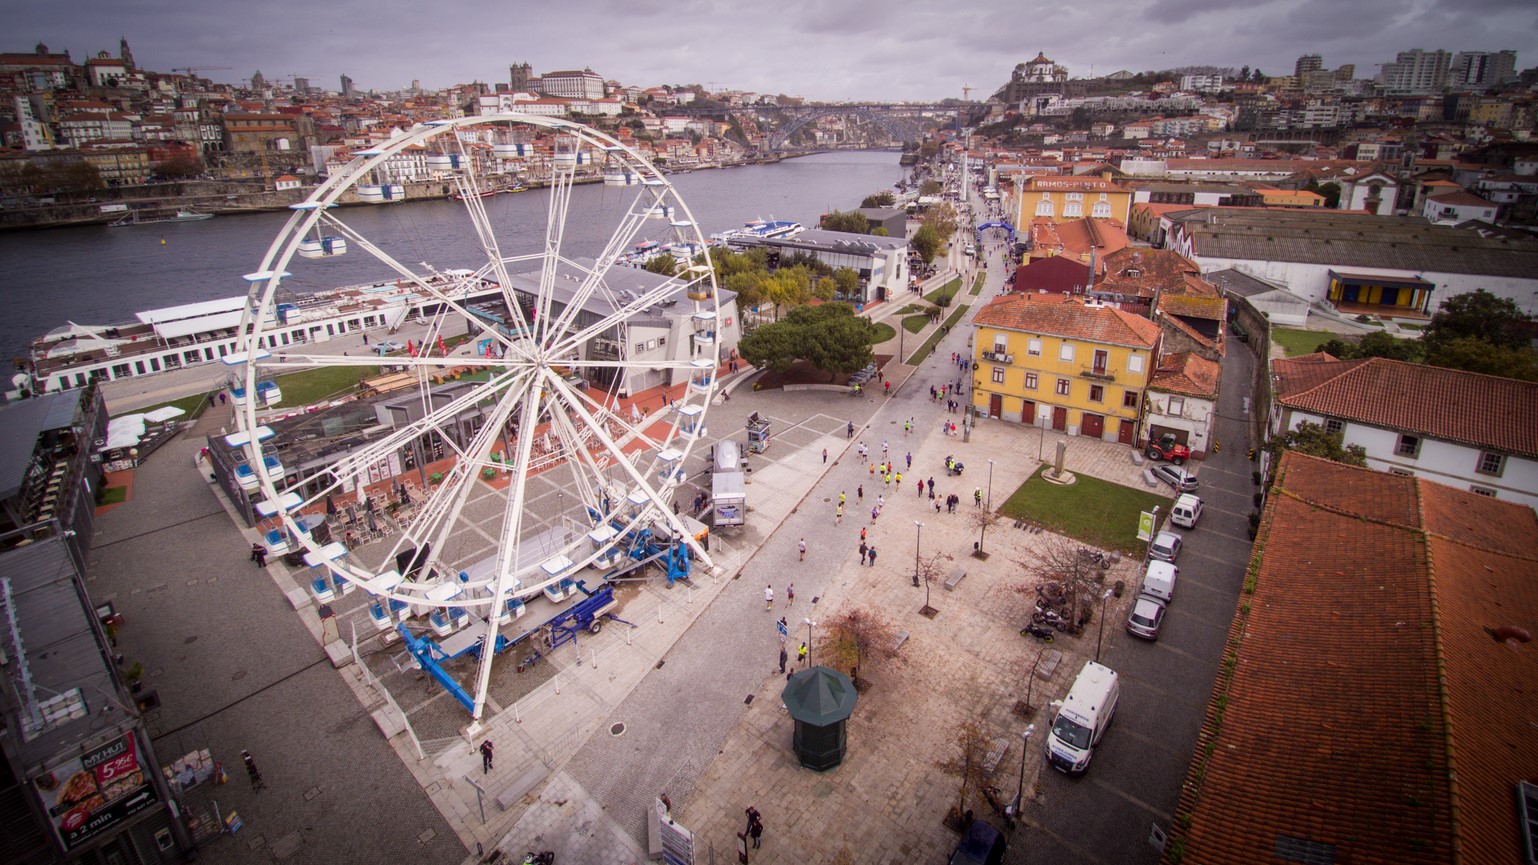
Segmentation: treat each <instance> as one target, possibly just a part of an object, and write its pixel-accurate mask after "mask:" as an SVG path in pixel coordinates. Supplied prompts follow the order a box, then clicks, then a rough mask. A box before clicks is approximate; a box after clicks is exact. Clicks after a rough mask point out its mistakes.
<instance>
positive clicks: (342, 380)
mask: <svg viewBox="0 0 1538 865" xmlns="http://www.w3.org/2000/svg"><path fill="white" fill-rule="evenodd" d="M376 375H379V367H377V366H341V367H321V368H319V369H307V370H303V371H300V372H291V373H289V374H287V375H280V376H278V377H277V379H276V381H277V383H278V387H280V388H282V389H283V402H282V405H287V406H297V405H309V404H310V403H312V402H320V401H321V400H323V399H326V398H327V397H330V396H334V395H336V394H338V393H342V392H344V391H348V390H351V389H352V388H355V387H357V385H358V379H361V378H371V377H373V376H376Z"/></svg>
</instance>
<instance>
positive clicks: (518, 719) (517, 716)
mask: <svg viewBox="0 0 1538 865" xmlns="http://www.w3.org/2000/svg"><path fill="white" fill-rule="evenodd" d="M513 721H514V722H515V723H519V724H522V723H523V713H522V712H520V711H518V703H517V701H514V702H513Z"/></svg>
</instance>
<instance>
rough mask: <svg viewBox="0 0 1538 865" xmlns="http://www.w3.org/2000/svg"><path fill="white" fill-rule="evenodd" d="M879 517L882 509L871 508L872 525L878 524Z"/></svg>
mask: <svg viewBox="0 0 1538 865" xmlns="http://www.w3.org/2000/svg"><path fill="white" fill-rule="evenodd" d="M879 516H881V509H880V508H871V509H870V524H871V525H875V524H876V517H879Z"/></svg>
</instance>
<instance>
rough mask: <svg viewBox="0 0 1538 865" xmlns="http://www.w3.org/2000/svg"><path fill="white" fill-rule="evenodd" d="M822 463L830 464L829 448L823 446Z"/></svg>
mask: <svg viewBox="0 0 1538 865" xmlns="http://www.w3.org/2000/svg"><path fill="white" fill-rule="evenodd" d="M822 464H823V465H827V464H828V449H827V448H823V449H822Z"/></svg>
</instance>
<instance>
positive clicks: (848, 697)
mask: <svg viewBox="0 0 1538 865" xmlns="http://www.w3.org/2000/svg"><path fill="white" fill-rule="evenodd" d="M780 699H781V700H782V701H783V702H784V703H785V708H787V709H789V710H790V717H791V718H792V719H794V720H795V722H796V733H795V740H794V744H795V749H796V757H797V758H798V759H799V760H800V761H801V765H802V766H805V767H806V768H808V769H811V770H813V771H815V772H826V771H828V770H829V769H834V768H837V767H838V766H839V764H841V763H843V762H844V748H845V746H846V745H847V736H846V734H845V730H844V725H845V723H846V722H847V721H848V720H849V716H850V715H852V714H854V704H855V702H856V701H857V700H859V694H857V693H856V692H855V689H854V683H853V682H851V681H850V680H849V677H848V676H846V675H844V674H843V673H840V672H838V671H837V670H831V669H829V668H827V667H812V668H811V669H808V670H802V671H801V672H799V673H797V674H795V675H794V676H791V677H790V682H789V683H788V684H786V685H785V690H784V691H783V692H782V693H781V695H780Z"/></svg>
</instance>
